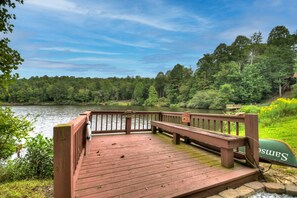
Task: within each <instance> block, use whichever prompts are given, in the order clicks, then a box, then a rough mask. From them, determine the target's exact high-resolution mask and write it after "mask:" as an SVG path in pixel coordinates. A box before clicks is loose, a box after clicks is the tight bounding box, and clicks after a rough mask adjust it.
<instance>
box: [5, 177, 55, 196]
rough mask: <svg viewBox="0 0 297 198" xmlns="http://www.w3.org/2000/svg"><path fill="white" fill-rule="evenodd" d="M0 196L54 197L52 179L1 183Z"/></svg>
mask: <svg viewBox="0 0 297 198" xmlns="http://www.w3.org/2000/svg"><path fill="white" fill-rule="evenodd" d="M0 192H1V194H0V197H3V198H4V197H13V198H19V197H20V198H23V197H30V198H48V197H53V181H52V180H22V181H14V182H8V183H3V184H0Z"/></svg>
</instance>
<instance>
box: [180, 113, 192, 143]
mask: <svg viewBox="0 0 297 198" xmlns="http://www.w3.org/2000/svg"><path fill="white" fill-rule="evenodd" d="M182 123H183V124H185V125H187V126H191V114H190V113H189V112H184V113H183V114H182ZM184 141H185V143H187V144H190V143H191V140H190V138H189V137H187V136H184Z"/></svg>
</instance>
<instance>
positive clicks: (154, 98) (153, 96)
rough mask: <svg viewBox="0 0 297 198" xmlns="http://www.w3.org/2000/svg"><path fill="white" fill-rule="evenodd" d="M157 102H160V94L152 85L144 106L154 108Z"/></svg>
mask: <svg viewBox="0 0 297 198" xmlns="http://www.w3.org/2000/svg"><path fill="white" fill-rule="evenodd" d="M156 102H158V93H157V91H156V88H155V87H154V86H153V85H152V86H150V88H149V97H148V98H147V99H146V100H145V101H144V104H145V106H153V105H154V104H155V103H156Z"/></svg>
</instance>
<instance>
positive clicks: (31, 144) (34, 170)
mask: <svg viewBox="0 0 297 198" xmlns="http://www.w3.org/2000/svg"><path fill="white" fill-rule="evenodd" d="M26 144H27V153H26V155H25V158H24V160H25V161H26V163H27V164H28V167H27V169H28V170H27V171H28V172H27V174H28V175H29V176H30V177H31V178H37V179H42V178H52V177H53V166H54V162H53V158H54V152H53V139H52V138H47V137H43V136H42V135H41V134H38V135H37V136H36V137H34V138H31V139H30V140H29V141H28V142H27V143H26Z"/></svg>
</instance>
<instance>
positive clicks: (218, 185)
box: [75, 134, 258, 198]
mask: <svg viewBox="0 0 297 198" xmlns="http://www.w3.org/2000/svg"><path fill="white" fill-rule="evenodd" d="M171 141H172V139H170V138H168V137H166V136H165V135H161V134H157V135H153V134H132V135H109V136H96V137H93V138H92V141H91V146H90V152H89V153H88V155H86V156H85V157H84V159H83V162H82V166H81V169H80V171H79V175H78V180H77V183H76V186H75V196H76V197H129V198H131V197H132V198H134V197H154V198H157V197H162V198H163V197H186V196H188V197H205V196H210V195H212V194H214V193H217V192H218V191H221V190H224V189H225V188H227V187H235V186H239V185H241V184H242V183H244V182H248V181H253V180H255V179H256V178H257V174H258V171H257V169H252V168H248V167H246V166H243V165H240V164H238V163H235V166H234V168H232V169H227V168H223V167H222V166H221V162H220V156H217V155H214V154H211V153H209V152H206V151H204V150H201V149H198V148H196V147H194V146H190V145H186V144H183V143H182V144H181V145H174V144H172V143H171Z"/></svg>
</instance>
